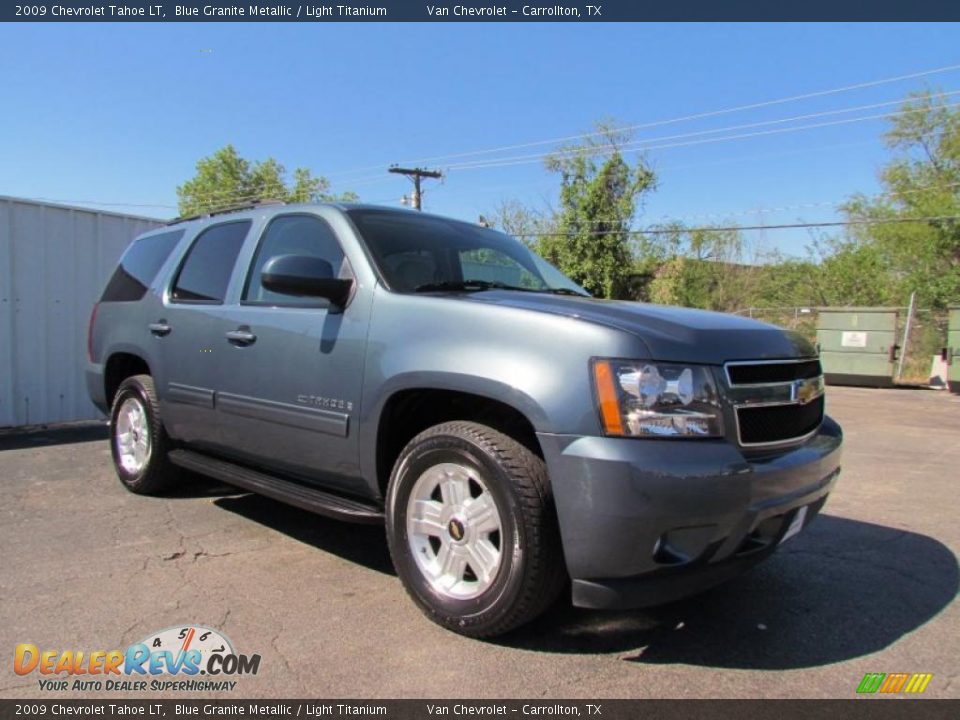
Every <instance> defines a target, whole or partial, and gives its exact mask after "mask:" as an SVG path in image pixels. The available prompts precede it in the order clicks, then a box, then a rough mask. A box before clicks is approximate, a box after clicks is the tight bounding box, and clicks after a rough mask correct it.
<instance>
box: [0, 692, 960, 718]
mask: <svg viewBox="0 0 960 720" xmlns="http://www.w3.org/2000/svg"><path fill="white" fill-rule="evenodd" d="M958 712H960V700H927V699H922V698H920V697H917V698H911V699H909V700H894V699H889V700H888V699H884V698H879V697H870V698H866V697H864V698H859V699H855V700H590V701H586V700H545V699H542V698H541V699H538V700H266V699H250V700H194V699H189V700H186V699H185V700H112V699H104V700H71V699H67V700H52V699H43V698H38V699H33V700H0V720H15V719H19V720H53V719H54V718H58V719H62V718H147V719H148V720H180V719H181V718H196V720H212V719H213V718H224V717H242V718H302V719H303V720H324V719H326V718H337V719H340V718H353V719H354V720H356V719H358V718H386V719H387V720H423V719H426V718H434V717H436V718H454V719H456V718H463V719H467V718H471V719H477V718H478V719H480V720H489V719H491V718H518V719H519V720H558V719H559V718H590V719H591V720H674V719H677V720H680V719H683V720H708V719H709V720H712V719H713V718H727V717H735V718H737V720H836V718H843V720H868V719H869V720H901V719H904V720H955V718H956V717H958Z"/></svg>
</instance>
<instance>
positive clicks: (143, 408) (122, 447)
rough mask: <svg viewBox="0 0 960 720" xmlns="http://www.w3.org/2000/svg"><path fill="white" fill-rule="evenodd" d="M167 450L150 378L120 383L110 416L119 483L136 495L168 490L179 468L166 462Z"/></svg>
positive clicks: (158, 405) (157, 403)
mask: <svg viewBox="0 0 960 720" xmlns="http://www.w3.org/2000/svg"><path fill="white" fill-rule="evenodd" d="M169 449H170V440H169V438H168V437H167V434H166V433H165V432H164V430H163V423H162V422H161V420H160V404H159V402H158V401H157V392H156V389H155V387H154V384H153V378H151V377H150V376H149V375H134V376H133V377H128V378H127V379H126V380H124V381H123V382H122V383H120V387H119V388H118V389H117V393H116V395H115V396H114V398H113V408H112V410H111V413H110V451H111V454H112V455H113V465H114V468H115V469H116V471H117V476H118V477H119V478H120V482H122V483H123V485H124V486H125V487H126V488H127V489H128V490H130V491H131V492H135V493H137V494H138V495H153V494H156V493H160V492H162V491H163V490H166V489H167V488H169V487H171V486H172V485H173V484H175V483H176V481H177V480H179V478H180V469H179V468H178V467H177V466H175V465H173V464H172V463H171V462H170V461H169V460H168V459H167V452H168V450H169Z"/></svg>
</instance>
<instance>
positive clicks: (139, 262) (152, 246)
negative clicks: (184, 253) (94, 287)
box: [100, 230, 183, 302]
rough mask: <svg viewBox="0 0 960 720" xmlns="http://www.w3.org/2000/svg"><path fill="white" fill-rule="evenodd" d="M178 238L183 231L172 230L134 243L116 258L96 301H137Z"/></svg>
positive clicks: (155, 275)
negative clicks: (104, 286)
mask: <svg viewBox="0 0 960 720" xmlns="http://www.w3.org/2000/svg"><path fill="white" fill-rule="evenodd" d="M182 237H183V230H173V231H171V232H166V233H160V234H159V235H148V236H146V237H141V238H138V239H136V240H134V241H133V244H132V245H130V247H129V248H127V251H126V252H125V253H124V254H123V256H122V257H121V258H120V264H119V265H117V269H116V270H114V271H113V275H112V276H111V277H110V281H109V282H108V283H107V287H106V288H105V289H104V291H103V295H102V296H101V298H100V302H129V301H135V300H140V299H141V298H142V297H143V296H144V295H145V294H146V292H147V288H148V287H150V283H152V282H153V281H154V280H155V279H156V277H157V273H158V272H160V268H161V266H162V265H163V263H164V262H166V260H167V258H168V257H170V253H171V252H173V249H174V248H175V247H176V246H177V243H178V242H180V238H182Z"/></svg>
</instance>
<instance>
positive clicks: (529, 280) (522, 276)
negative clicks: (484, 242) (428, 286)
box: [460, 248, 545, 290]
mask: <svg viewBox="0 0 960 720" xmlns="http://www.w3.org/2000/svg"><path fill="white" fill-rule="evenodd" d="M460 269H461V272H462V273H463V279H464V280H486V281H487V282H502V283H505V284H507V285H514V286H516V287H524V288H530V289H532V290H537V289H540V288H542V287H544V285H545V283H544V282H543V280H541V279H540V278H539V277H537V276H536V275H534V274H533V273H532V272H530V271H529V270H527V269H526V268H525V267H523V265H521V264H520V263H518V262H517V261H516V260H514V259H513V258H511V257H508V256H506V255H504V254H503V253H502V252H500V251H498V250H494V249H493V248H475V249H473V250H463V251H461V252H460Z"/></svg>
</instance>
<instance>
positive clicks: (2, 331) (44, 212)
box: [0, 196, 162, 427]
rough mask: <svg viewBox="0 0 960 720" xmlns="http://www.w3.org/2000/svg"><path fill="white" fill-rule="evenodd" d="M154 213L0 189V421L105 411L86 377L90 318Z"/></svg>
mask: <svg viewBox="0 0 960 720" xmlns="http://www.w3.org/2000/svg"><path fill="white" fill-rule="evenodd" d="M160 224H162V222H161V221H159V220H154V219H151V218H144V217H135V216H131V215H120V214H117V213H111V212H101V211H97V210H90V209H87V208H76V207H68V206H64V205H52V204H48V203H41V202H34V201H31V200H23V199H18V198H12V197H5V196H0V427H5V426H11V425H37V424H47V423H57V422H69V421H73V420H87V419H94V418H97V417H100V413H99V411H98V410H97V409H96V408H95V407H94V406H93V405H92V404H91V402H90V400H89V399H88V398H87V391H86V385H85V381H84V377H83V370H84V365H85V363H86V343H87V321H88V319H89V316H90V308H91V307H92V305H93V303H94V301H95V300H96V298H97V296H98V294H99V292H100V291H101V290H102V288H103V283H104V282H105V281H106V278H107V276H108V275H109V273H110V272H111V271H112V269H113V266H114V264H115V263H116V261H117V258H118V257H119V256H120V253H121V252H123V250H124V248H125V247H126V246H127V244H128V243H129V242H130V241H131V240H132V239H133V238H134V236H136V235H138V234H139V233H142V232H145V231H146V230H149V229H150V228H153V227H156V226H158V225H160Z"/></svg>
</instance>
